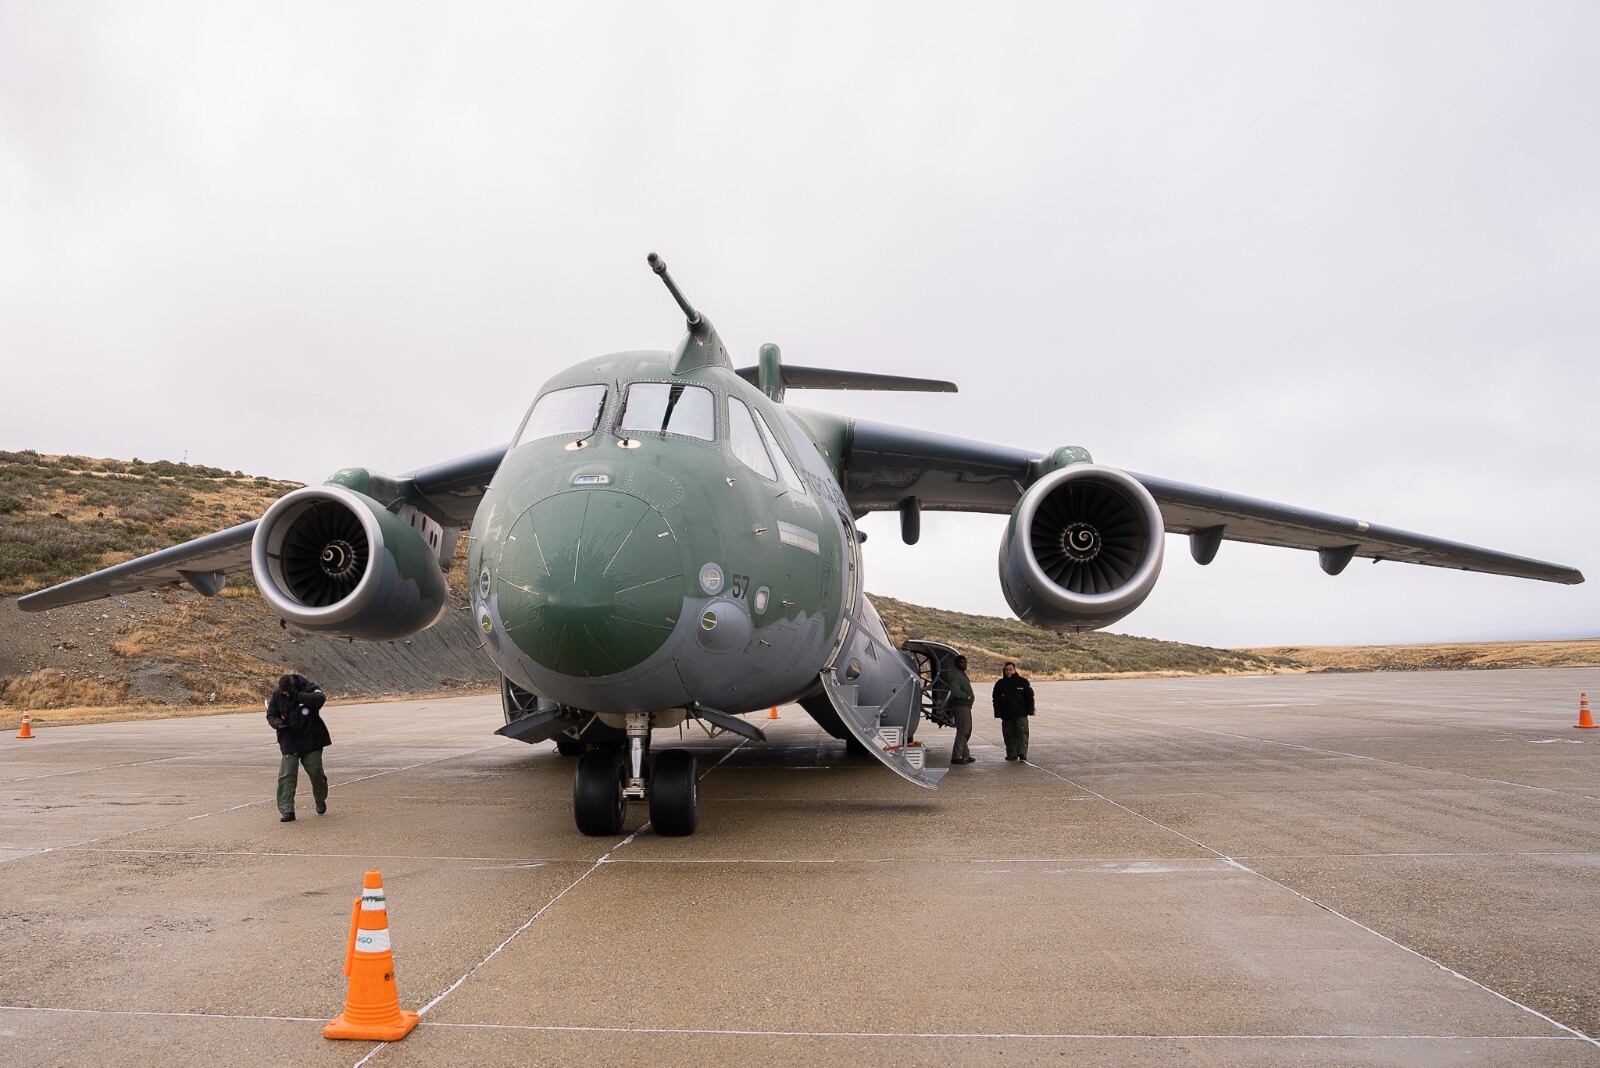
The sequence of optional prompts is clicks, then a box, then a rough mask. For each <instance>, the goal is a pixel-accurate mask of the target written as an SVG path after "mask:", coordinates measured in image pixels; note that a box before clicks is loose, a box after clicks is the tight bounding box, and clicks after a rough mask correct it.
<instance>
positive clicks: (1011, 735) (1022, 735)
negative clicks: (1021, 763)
mask: <svg viewBox="0 0 1600 1068" xmlns="http://www.w3.org/2000/svg"><path fill="white" fill-rule="evenodd" d="M1000 733H1001V735H1002V736H1004V738H1005V740H1006V756H1008V757H1021V758H1022V759H1023V760H1027V759H1028V717H1027V716H1022V717H1020V718H1018V719H1003V720H1001V721H1000Z"/></svg>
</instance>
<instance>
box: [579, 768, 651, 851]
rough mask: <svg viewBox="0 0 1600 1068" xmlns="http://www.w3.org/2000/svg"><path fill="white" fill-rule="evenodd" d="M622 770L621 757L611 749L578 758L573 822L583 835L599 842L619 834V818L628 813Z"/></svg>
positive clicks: (620, 822)
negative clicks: (600, 838) (598, 839)
mask: <svg viewBox="0 0 1600 1068" xmlns="http://www.w3.org/2000/svg"><path fill="white" fill-rule="evenodd" d="M623 768H624V764H623V760H622V754H621V753H619V752H617V751H616V750H614V749H591V750H589V752H587V753H585V754H583V755H582V756H581V757H579V758H578V772H577V774H576V775H575V776H574V777H573V780H572V818H573V819H574V820H576V821H577V824H578V830H580V831H582V832H583V833H584V834H587V835H590V836H593V837H597V838H598V837H604V836H607V835H613V834H617V833H619V832H620V831H621V830H622V817H623V816H624V815H625V814H626V813H627V811H628V799H627V798H626V797H624V796H623V794H622V784H623V775H624V771H623ZM653 807H654V806H652V808H653Z"/></svg>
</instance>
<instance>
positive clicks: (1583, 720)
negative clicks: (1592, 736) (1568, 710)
mask: <svg viewBox="0 0 1600 1068" xmlns="http://www.w3.org/2000/svg"><path fill="white" fill-rule="evenodd" d="M1572 727H1573V729H1574V730H1585V731H1592V730H1594V729H1595V724H1594V713H1592V712H1590V711H1589V695H1588V694H1586V693H1580V694H1579V695H1578V722H1576V723H1574V724H1573V725H1572Z"/></svg>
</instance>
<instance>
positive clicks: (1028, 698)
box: [994, 675, 1033, 719]
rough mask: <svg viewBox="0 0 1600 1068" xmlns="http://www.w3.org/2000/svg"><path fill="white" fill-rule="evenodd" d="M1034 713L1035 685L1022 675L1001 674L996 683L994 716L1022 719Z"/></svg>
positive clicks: (996, 717)
mask: <svg viewBox="0 0 1600 1068" xmlns="http://www.w3.org/2000/svg"><path fill="white" fill-rule="evenodd" d="M1031 715H1033V687H1032V686H1031V685H1029V684H1028V680H1027V679H1025V678H1023V677H1022V676H1021V675H1011V676H1009V677H1008V676H1006V675H1001V676H1000V678H999V679H998V680H996V682H995V684H994V718H995V719H1021V718H1023V717H1024V716H1031Z"/></svg>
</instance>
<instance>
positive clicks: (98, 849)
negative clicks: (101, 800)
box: [0, 798, 1600, 865]
mask: <svg viewBox="0 0 1600 1068" xmlns="http://www.w3.org/2000/svg"><path fill="white" fill-rule="evenodd" d="M1096 800H1103V799H1101V798H1096ZM46 848H53V850H54V852H57V853H112V854H139V855H146V854H148V855H153V856H170V857H267V858H271V859H287V860H293V859H298V858H304V859H307V860H359V859H361V858H363V857H366V858H369V859H372V860H429V861H459V862H461V863H473V864H506V865H518V864H584V863H591V862H590V861H588V859H587V858H584V857H465V856H424V855H418V854H412V853H306V852H295V851H292V850H283V851H276V850H250V849H148V848H132V847H126V846H104V847H102V846H54V847H46V846H23V845H10V844H7V843H4V842H0V849H14V850H17V851H19V852H28V851H32V852H43V851H45V849H46ZM1434 857H1439V858H1450V857H1462V858H1466V857H1600V851H1596V850H1510V851H1503V852H1482V853H1248V854H1246V853H1241V854H1237V855H1235V856H1234V857H1233V858H1232V859H1233V860H1362V859H1380V860H1381V859H1396V860H1404V859H1413V858H1416V859H1427V858H1434ZM1193 859H1195V858H1192V857H976V858H974V857H612V858H611V859H610V860H608V861H606V863H607V864H659V865H673V864H723V865H733V864H914V865H924V864H953V865H961V864H1158V863H1159V864H1170V863H1174V862H1177V861H1185V860H1193Z"/></svg>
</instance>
